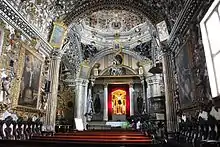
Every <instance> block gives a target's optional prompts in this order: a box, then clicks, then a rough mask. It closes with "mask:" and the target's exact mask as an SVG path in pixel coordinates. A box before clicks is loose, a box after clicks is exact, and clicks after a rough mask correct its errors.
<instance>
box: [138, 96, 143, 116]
mask: <svg viewBox="0 0 220 147" xmlns="http://www.w3.org/2000/svg"><path fill="white" fill-rule="evenodd" d="M137 110H138V113H140V114H141V113H142V112H143V97H142V96H141V95H140V94H138V97H137Z"/></svg>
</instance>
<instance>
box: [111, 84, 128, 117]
mask: <svg viewBox="0 0 220 147" xmlns="http://www.w3.org/2000/svg"><path fill="white" fill-rule="evenodd" d="M119 89H121V90H124V91H126V116H127V117H129V116H130V95H129V85H128V84H110V85H108V120H112V92H113V91H115V90H119Z"/></svg>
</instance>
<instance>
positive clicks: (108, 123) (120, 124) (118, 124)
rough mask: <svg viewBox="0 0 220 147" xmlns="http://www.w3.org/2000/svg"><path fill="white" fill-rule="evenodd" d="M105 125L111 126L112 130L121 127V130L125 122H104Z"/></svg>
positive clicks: (125, 124)
mask: <svg viewBox="0 0 220 147" xmlns="http://www.w3.org/2000/svg"><path fill="white" fill-rule="evenodd" d="M106 125H107V126H111V127H112V128H116V127H121V128H123V127H125V126H127V122H126V121H123V122H121V121H120V122H115V121H107V122H106Z"/></svg>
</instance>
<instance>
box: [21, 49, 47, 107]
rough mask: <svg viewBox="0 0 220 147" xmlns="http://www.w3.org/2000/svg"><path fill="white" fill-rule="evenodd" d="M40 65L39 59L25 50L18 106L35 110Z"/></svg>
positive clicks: (38, 93) (38, 92) (38, 90)
mask: <svg viewBox="0 0 220 147" xmlns="http://www.w3.org/2000/svg"><path fill="white" fill-rule="evenodd" d="M42 64H43V63H42V60H41V58H38V57H37V56H36V55H34V54H32V53H31V52H30V51H29V50H27V49H26V50H25V54H24V66H23V73H22V77H21V83H20V94H19V99H18V105H20V106H25V107H31V108H37V102H38V98H39V96H40V77H41V69H42Z"/></svg>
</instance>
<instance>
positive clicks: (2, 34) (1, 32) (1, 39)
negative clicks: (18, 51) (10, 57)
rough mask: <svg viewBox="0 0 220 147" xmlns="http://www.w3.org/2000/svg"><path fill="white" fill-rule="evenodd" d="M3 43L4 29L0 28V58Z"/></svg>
mask: <svg viewBox="0 0 220 147" xmlns="http://www.w3.org/2000/svg"><path fill="white" fill-rule="evenodd" d="M3 42H4V29H2V28H0V56H1V54H2V48H3Z"/></svg>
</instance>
